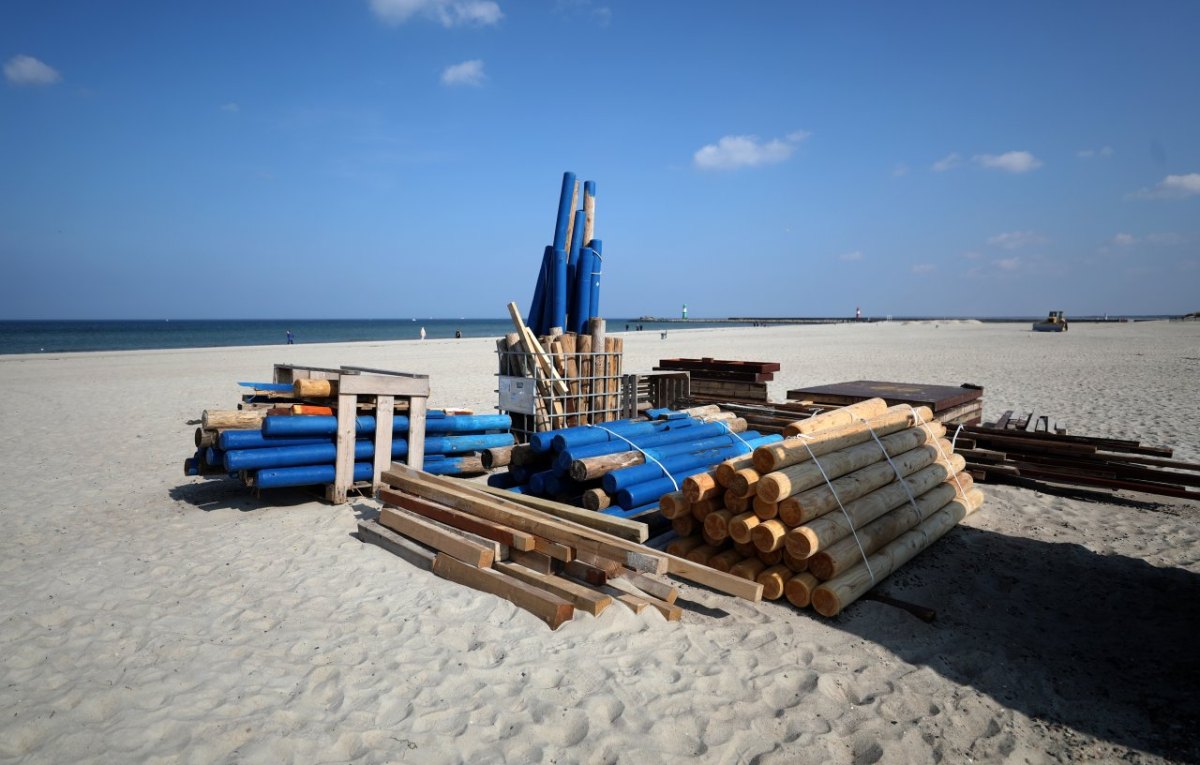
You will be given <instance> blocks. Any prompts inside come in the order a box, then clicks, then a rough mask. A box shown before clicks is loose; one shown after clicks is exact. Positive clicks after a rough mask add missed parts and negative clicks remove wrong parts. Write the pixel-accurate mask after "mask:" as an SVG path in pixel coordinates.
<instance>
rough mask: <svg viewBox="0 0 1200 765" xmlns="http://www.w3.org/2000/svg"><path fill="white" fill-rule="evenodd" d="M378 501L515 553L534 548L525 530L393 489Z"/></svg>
mask: <svg viewBox="0 0 1200 765" xmlns="http://www.w3.org/2000/svg"><path fill="white" fill-rule="evenodd" d="M379 499H380V500H381V501H383V502H387V503H390V504H393V505H396V506H397V507H402V508H404V509H405V510H410V511H412V512H414V513H416V514H417V515H420V516H423V517H425V518H429V519H431V520H435V521H438V522H439V523H444V524H446V525H447V526H453V527H454V528H456V529H461V530H463V531H469V532H471V533H472V534H477V535H479V536H481V537H483V538H485V539H491V540H494V541H496V542H499V543H501V544H504V545H508V546H509V547H510V548H512V549H513V550H518V551H520V552H529V551H531V550H533V549H534V546H535V537H534V536H533V535H532V534H526V533H525V532H523V531H517V530H516V529H514V528H510V527H508V526H504V525H502V524H499V523H492V522H491V521H486V520H483V519H482V518H480V517H479V516H476V515H471V514H470V513H464V512H462V511H460V510H454V509H453V508H449V507H445V506H444V505H439V504H436V503H434V502H430V501H429V500H427V499H422V498H420V497H416V496H413V495H411V494H401V493H399V492H396V491H391V490H390V489H382V490H380V492H379Z"/></svg>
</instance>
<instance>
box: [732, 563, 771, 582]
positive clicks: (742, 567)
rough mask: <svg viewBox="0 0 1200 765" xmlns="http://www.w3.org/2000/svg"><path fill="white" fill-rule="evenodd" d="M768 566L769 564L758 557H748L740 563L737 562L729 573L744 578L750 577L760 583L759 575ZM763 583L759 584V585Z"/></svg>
mask: <svg viewBox="0 0 1200 765" xmlns="http://www.w3.org/2000/svg"><path fill="white" fill-rule="evenodd" d="M766 568H767V564H765V563H763V562H762V561H761V560H759V559H758V558H746V559H745V560H743V561H741V562H740V563H735V564H734V565H733V566H732V567H730V569H729V573H730V574H732V575H733V576H736V577H740V578H742V579H748V580H750V581H752V582H754V583H755V584H758V575H759V574H761V573H762V572H763V571H764V570H765V569H766ZM761 586H762V585H761V584H759V587H761Z"/></svg>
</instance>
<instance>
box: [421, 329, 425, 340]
mask: <svg viewBox="0 0 1200 765" xmlns="http://www.w3.org/2000/svg"><path fill="white" fill-rule="evenodd" d="M421 339H422V340H424V339H425V328H424V327H421Z"/></svg>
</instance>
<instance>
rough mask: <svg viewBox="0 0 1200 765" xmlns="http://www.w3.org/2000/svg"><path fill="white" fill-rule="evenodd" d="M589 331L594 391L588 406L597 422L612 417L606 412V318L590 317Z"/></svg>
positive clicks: (594, 421) (591, 415) (592, 419)
mask: <svg viewBox="0 0 1200 765" xmlns="http://www.w3.org/2000/svg"><path fill="white" fill-rule="evenodd" d="M588 333H589V334H590V335H591V340H592V369H591V373H592V374H591V377H592V391H591V397H590V400H589V402H588V407H589V414H590V417H591V421H592V423H593V424H595V423H600V422H607V421H608V420H610V419H612V418H610V417H608V416H607V415H605V414H604V404H605V401H606V400H607V394H608V388H607V380H606V376H607V375H608V357H607V356H606V355H605V350H606V349H605V345H604V344H605V339H606V338H605V336H604V319H601V318H599V317H597V318H593V319H589V320H588Z"/></svg>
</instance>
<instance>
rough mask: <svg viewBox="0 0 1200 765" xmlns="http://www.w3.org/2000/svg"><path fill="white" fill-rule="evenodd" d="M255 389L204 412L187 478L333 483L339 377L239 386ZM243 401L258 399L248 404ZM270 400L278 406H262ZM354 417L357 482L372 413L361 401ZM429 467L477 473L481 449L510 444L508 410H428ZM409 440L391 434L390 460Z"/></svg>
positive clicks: (367, 468) (402, 427) (397, 428)
mask: <svg viewBox="0 0 1200 765" xmlns="http://www.w3.org/2000/svg"><path fill="white" fill-rule="evenodd" d="M241 385H243V386H244V387H250V388H251V390H252V392H251V393H249V394H246V395H245V396H243V401H242V402H241V405H243V406H247V408H245V409H239V410H205V411H204V412H203V413H202V414H201V417H200V427H198V428H196V431H195V438H194V440H195V446H196V451H195V453H194V454H193V455H192V456H191V457H188V458H187V459H185V460H184V466H183V471H184V475H202V476H233V477H236V478H237V479H239V480H241V481H242V482H243V483H244V484H245V485H246V486H248V487H251V488H256V489H269V488H281V487H288V486H312V485H320V484H328V483H331V482H332V481H333V480H334V479H333V475H334V471H335V468H334V464H335V461H336V455H337V446H336V443H337V416H336V415H337V407H336V403H337V382H336V381H334V380H318V379H311V380H310V379H302V380H296V381H295V382H294V383H288V384H282V383H261V382H260V383H241ZM246 398H250V399H253V400H251V401H247V400H245V399H246ZM265 402H269V403H272V404H274V406H270V407H264V406H261V404H262V403H265ZM358 412H359V414H358V416H357V417H356V418H355V423H354V424H355V429H356V432H357V440H356V441H355V443H354V452H355V453H354V456H355V463H354V480H356V481H368V480H370V479H371V477H372V474H373V471H372V464H371V458H372V457H373V456H374V444H373V442H372V440H371V438H370V436H371V435H372V434H373V433H374V432H375V414H376V412H375V410H374V408H373V407H370V406H367V405H365V404H363V403H360V404H358ZM401 412H407V406H401V407H396V410H395V412H394V413H393V417H392V433H393V435H401V434H406V433H407V432H408V424H409V423H408V417H407V416H406V415H405V414H402V413H401ZM425 419H426V424H425V441H424V444H425V457H424V469H425V470H427V471H429V472H432V473H438V474H443V475H477V474H480V473H483V472H486V471H485V469H484V468H483V461H482V454H481V452H482V450H484V449H487V448H494V447H499V446H505V445H511V444H512V443H513V438H512V434H511V433H509V432H508V429H509V427H511V424H512V423H511V420H510V419H509V418H508V417H507V416H505V415H473V414H470V413H469V411H468V410H462V409H452V410H431V411H427V412H426V413H425ZM407 450H408V442H407V440H406V439H405V438H393V439H392V447H391V457H392V458H393V459H397V460H401V461H403V460H404V459H405V457H406V455H407Z"/></svg>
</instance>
